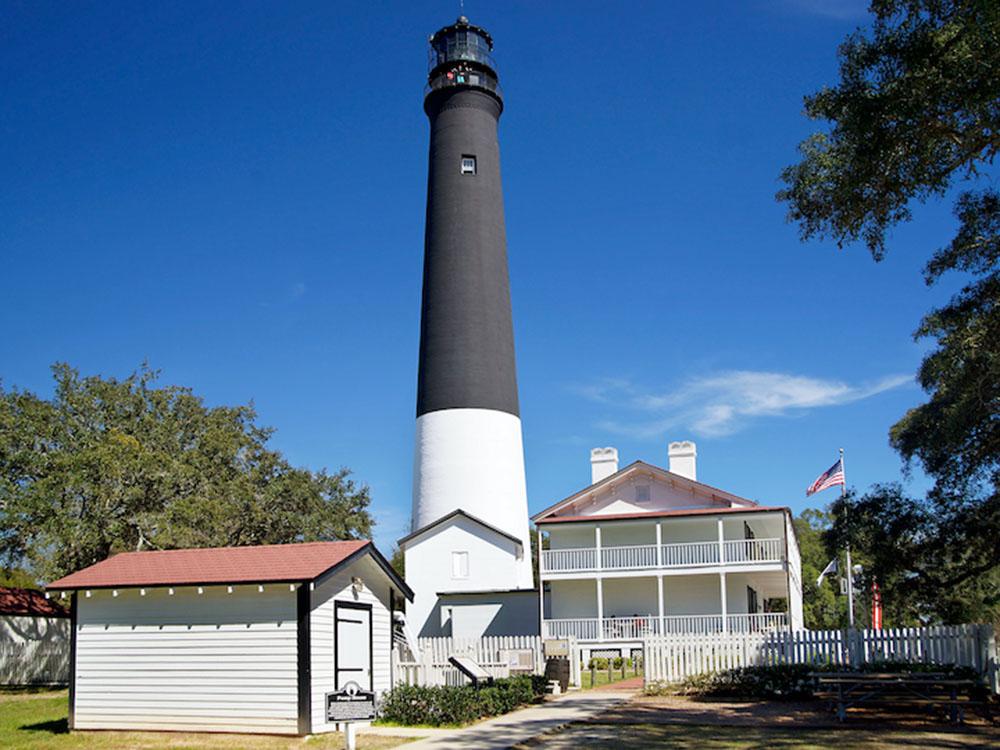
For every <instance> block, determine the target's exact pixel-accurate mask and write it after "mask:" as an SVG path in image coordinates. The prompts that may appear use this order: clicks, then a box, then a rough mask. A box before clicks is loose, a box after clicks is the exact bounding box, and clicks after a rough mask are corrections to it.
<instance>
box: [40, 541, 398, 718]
mask: <svg viewBox="0 0 1000 750" xmlns="http://www.w3.org/2000/svg"><path fill="white" fill-rule="evenodd" d="M47 588H48V590H49V591H50V592H60V593H61V594H62V595H64V596H67V597H68V598H69V600H70V602H71V606H70V613H71V615H70V622H71V656H70V683H69V684H70V689H69V725H70V728H71V729H130V730H135V729H147V730H179V731H218V732H250V733H269V734H299V735H306V734H318V733H321V732H330V731H334V730H335V729H336V728H337V727H338V722H337V721H336V719H337V718H347V714H344V713H343V712H342V709H343V708H344V704H338V703H337V700H338V698H337V696H338V695H339V696H342V695H344V694H345V691H346V693H351V694H353V693H354V692H355V691H359V693H360V694H361V695H365V694H368V693H372V694H374V695H375V696H377V695H378V694H380V693H382V692H384V691H385V690H388V689H389V688H390V687H391V685H392V675H391V674H390V672H391V661H390V650H391V647H392V626H391V623H392V612H393V610H395V609H397V608H399V605H400V604H401V603H402V601H403V599H404V598H405V599H409V600H412V599H413V592H412V591H411V590H410V588H409V587H408V586H407V585H406V583H404V582H403V580H402V579H401V578H400V577H399V576H398V575H397V574H396V572H395V571H394V570H393V569H392V567H391V566H390V565H389V563H388V562H387V561H386V559H385V558H384V557H383V556H382V555H381V554H380V553H379V551H378V550H377V549H376V548H375V546H374V545H373V544H372V543H371V542H370V541H347V542H312V543H303V544H283V545H267V546H258V547H226V548H213V549H186V550H169V551H155V552H128V553H124V554H120V555H115V556H114V557H111V558H109V559H107V560H104V561H102V562H99V563H97V564H95V565H92V566H90V567H89V568H84V569H83V570H80V571H78V572H76V573H73V574H71V575H69V576H66V577H65V578H62V579H60V580H58V581H54V582H53V583H51V584H50V585H49V586H48V587H47ZM348 708H349V707H348Z"/></svg>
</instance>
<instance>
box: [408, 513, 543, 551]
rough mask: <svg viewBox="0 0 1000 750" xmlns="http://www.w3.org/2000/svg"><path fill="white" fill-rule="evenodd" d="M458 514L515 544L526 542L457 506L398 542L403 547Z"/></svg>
mask: <svg viewBox="0 0 1000 750" xmlns="http://www.w3.org/2000/svg"><path fill="white" fill-rule="evenodd" d="M458 516H461V517H462V518H466V519H468V520H470V521H472V522H473V523H475V524H478V525H479V526H482V527H483V528H484V529H488V530H489V531H492V532H493V533H494V534H499V535H500V536H502V537H504V538H506V539H510V541H512V542H514V544H519V545H521V546H523V544H524V543H523V542H522V541H521V540H520V539H518V538H517V537H516V536H514V535H513V534H508V533H507V532H506V531H504V530H503V529H498V528H497V527H496V526H494V525H493V524H490V523H486V521H484V520H483V519H481V518H476V517H475V516H474V515H472V514H471V513H466V512H465V511H464V510H462V509H461V508H456V509H455V510H453V511H452V512H451V513H448V514H446V515H443V516H441V517H440V518H439V519H437V520H436V521H431V522H430V523H429V524H427V525H426V526H423V527H421V528H419V529H417V530H416V531H413V532H410V533H409V534H407V535H406V536H404V537H403V538H402V539H399V540H397V541H396V544H398V545H399V546H400V547H402V546H403V545H404V544H406V543H407V542H408V541H410V540H411V539H415V538H416V537H418V536H420V535H421V534H423V533H424V532H426V531H430V530H431V529H433V528H434V527H435V526H440V525H441V524H443V523H444V522H446V521H450V520H451V519H452V518H457V517H458Z"/></svg>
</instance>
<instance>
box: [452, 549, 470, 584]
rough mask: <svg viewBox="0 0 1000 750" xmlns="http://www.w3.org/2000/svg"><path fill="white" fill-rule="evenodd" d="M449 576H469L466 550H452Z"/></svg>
mask: <svg viewBox="0 0 1000 750" xmlns="http://www.w3.org/2000/svg"><path fill="white" fill-rule="evenodd" d="M451 577H452V578H468V577H469V553H468V552H452V553H451Z"/></svg>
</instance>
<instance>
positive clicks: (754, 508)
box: [535, 505, 787, 524]
mask: <svg viewBox="0 0 1000 750" xmlns="http://www.w3.org/2000/svg"><path fill="white" fill-rule="evenodd" d="M784 510H787V508H780V507H777V506H771V507H768V506H764V505H751V506H749V507H746V508H690V509H688V510H661V511H655V512H652V513H609V514H607V515H593V516H549V517H548V518H539V519H538V520H537V521H535V523H536V524H543V523H568V522H571V521H576V522H580V521H624V520H629V519H642V518H666V517H669V516H715V515H718V514H719V513H759V512H760V511H771V512H774V511H784Z"/></svg>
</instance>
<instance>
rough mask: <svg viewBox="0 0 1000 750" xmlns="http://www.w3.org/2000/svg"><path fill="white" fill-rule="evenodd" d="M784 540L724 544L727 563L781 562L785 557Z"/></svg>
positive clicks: (744, 541)
mask: <svg viewBox="0 0 1000 750" xmlns="http://www.w3.org/2000/svg"><path fill="white" fill-rule="evenodd" d="M784 546H785V545H784V543H783V540H782V539H737V540H733V541H727V542H723V547H724V553H723V554H724V556H725V560H726V562H727V563H746V562H781V560H782V558H783V557H784V551H785V550H784Z"/></svg>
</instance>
